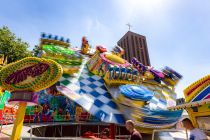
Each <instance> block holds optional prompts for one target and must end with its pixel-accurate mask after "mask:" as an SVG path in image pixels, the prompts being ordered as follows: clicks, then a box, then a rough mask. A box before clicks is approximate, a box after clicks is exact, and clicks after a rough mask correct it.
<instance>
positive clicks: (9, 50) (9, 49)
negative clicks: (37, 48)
mask: <svg viewBox="0 0 210 140" xmlns="http://www.w3.org/2000/svg"><path fill="white" fill-rule="evenodd" d="M28 47H29V45H28V43H26V42H23V41H22V40H21V39H20V38H17V37H16V36H15V34H13V33H12V32H11V31H10V30H9V28H8V27H6V26H3V27H2V28H0V54H4V58H7V63H11V62H14V61H17V60H20V59H22V58H24V57H28V56H32V53H31V52H30V51H29V50H28Z"/></svg>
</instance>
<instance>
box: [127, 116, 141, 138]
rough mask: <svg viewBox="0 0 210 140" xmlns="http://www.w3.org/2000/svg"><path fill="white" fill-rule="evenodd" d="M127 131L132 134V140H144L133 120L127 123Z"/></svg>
mask: <svg viewBox="0 0 210 140" xmlns="http://www.w3.org/2000/svg"><path fill="white" fill-rule="evenodd" d="M125 127H126V129H127V130H128V131H129V132H130V134H131V136H130V140H142V136H141V134H140V133H139V132H138V131H137V130H136V129H135V124H134V122H133V121H132V120H127V121H126V123H125Z"/></svg>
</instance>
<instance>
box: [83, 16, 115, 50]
mask: <svg viewBox="0 0 210 140" xmlns="http://www.w3.org/2000/svg"><path fill="white" fill-rule="evenodd" d="M84 24H85V25H84V26H85V30H86V31H85V33H86V36H87V37H88V39H89V41H90V43H91V45H92V46H93V47H95V46H96V45H103V46H104V47H107V48H108V49H111V48H112V46H110V45H113V46H114V45H115V44H114V40H113V36H114V32H112V30H111V28H110V27H108V26H107V25H106V24H103V23H102V22H101V21H99V19H98V18H92V17H86V18H85V19H84Z"/></svg>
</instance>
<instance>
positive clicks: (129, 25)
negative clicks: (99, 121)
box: [126, 23, 132, 31]
mask: <svg viewBox="0 0 210 140" xmlns="http://www.w3.org/2000/svg"><path fill="white" fill-rule="evenodd" d="M126 25H127V26H128V29H129V31H130V30H131V27H132V25H131V24H130V23H128V24H126Z"/></svg>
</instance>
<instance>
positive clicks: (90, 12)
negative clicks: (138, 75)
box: [0, 0, 210, 97]
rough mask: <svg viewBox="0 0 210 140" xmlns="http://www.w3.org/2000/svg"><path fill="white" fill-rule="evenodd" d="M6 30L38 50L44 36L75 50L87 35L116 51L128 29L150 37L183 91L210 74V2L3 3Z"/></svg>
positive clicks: (0, 17) (157, 60) (0, 20)
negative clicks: (66, 40)
mask: <svg viewBox="0 0 210 140" xmlns="http://www.w3.org/2000/svg"><path fill="white" fill-rule="evenodd" d="M0 3H1V8H0V27H2V26H3V25H6V26H8V27H9V28H10V29H11V31H12V32H14V33H15V34H16V35H17V36H18V37H20V38H22V39H23V40H24V41H26V42H28V43H29V44H30V46H31V48H30V49H32V48H33V46H34V45H35V44H38V43H39V37H40V33H41V32H46V33H52V34H55V35H60V36H64V37H68V38H70V39H71V43H72V45H73V46H80V45H81V38H82V36H87V38H88V39H89V42H90V43H91V44H92V46H95V45H99V44H100V45H104V46H105V47H107V48H109V49H111V48H112V47H113V46H114V45H115V44H116V42H117V41H118V40H119V39H120V38H121V37H122V36H123V35H124V34H125V33H126V32H127V31H128V28H127V27H126V25H125V24H127V23H128V22H129V23H131V24H132V26H133V27H132V29H131V31H134V32H137V33H139V34H142V35H145V36H146V37H147V44H148V49H149V54H150V59H151V64H152V65H153V66H154V67H155V68H156V69H160V68H162V67H164V66H170V67H172V68H174V69H175V70H177V71H178V72H179V73H181V74H182V75H183V76H184V78H183V80H182V81H181V82H180V83H179V84H178V86H177V87H176V91H177V93H178V97H183V92H182V91H183V89H184V88H185V87H186V86H188V85H189V84H191V83H192V82H194V81H196V80H198V79H199V78H201V77H203V76H205V75H207V74H209V73H210V61H209V60H210V55H209V52H210V8H209V7H210V1H209V0H199V1H192V0H185V1H183V0H74V1H73V0H59V1H58V0H18V1H14V0H13V1H12V0H1V2H0Z"/></svg>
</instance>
